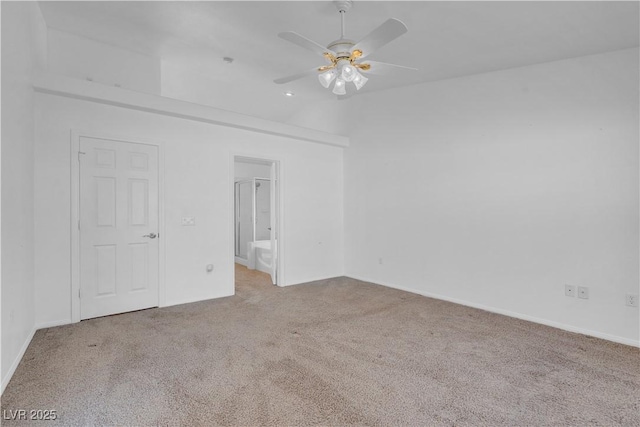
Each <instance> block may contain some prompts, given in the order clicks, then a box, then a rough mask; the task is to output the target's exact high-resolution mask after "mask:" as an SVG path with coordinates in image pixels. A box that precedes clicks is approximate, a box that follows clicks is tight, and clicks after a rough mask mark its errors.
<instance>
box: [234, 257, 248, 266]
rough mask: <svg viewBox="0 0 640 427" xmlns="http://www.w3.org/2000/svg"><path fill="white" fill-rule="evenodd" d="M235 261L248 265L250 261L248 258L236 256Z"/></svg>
mask: <svg viewBox="0 0 640 427" xmlns="http://www.w3.org/2000/svg"><path fill="white" fill-rule="evenodd" d="M235 262H236V263H237V264H240V265H244V266H245V267H246V266H247V262H248V261H247V260H246V259H244V258H240V257H235Z"/></svg>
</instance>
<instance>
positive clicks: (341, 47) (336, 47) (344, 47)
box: [327, 39, 356, 56]
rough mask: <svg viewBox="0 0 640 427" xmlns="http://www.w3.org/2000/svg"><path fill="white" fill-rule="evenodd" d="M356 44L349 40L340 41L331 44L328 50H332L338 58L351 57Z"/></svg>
mask: <svg viewBox="0 0 640 427" xmlns="http://www.w3.org/2000/svg"><path fill="white" fill-rule="evenodd" d="M355 44H356V43H355V42H354V41H353V40H349V39H340V40H336V41H334V42H331V43H329V45H328V46H327V49H329V50H332V51H333V52H335V53H336V54H337V56H349V55H351V49H352V48H353V46H354V45H355Z"/></svg>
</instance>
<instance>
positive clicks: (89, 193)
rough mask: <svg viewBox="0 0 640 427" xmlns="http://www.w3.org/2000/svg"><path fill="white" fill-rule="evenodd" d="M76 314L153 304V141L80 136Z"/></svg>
mask: <svg viewBox="0 0 640 427" xmlns="http://www.w3.org/2000/svg"><path fill="white" fill-rule="evenodd" d="M79 162H80V185H79V189H80V200H79V202H80V209H79V211H80V222H79V224H78V225H79V228H80V318H81V319H90V318H93V317H99V316H106V315H110V314H116V313H123V312H126V311H134V310H140V309H143V308H149V307H157V306H158V299H159V297H158V266H159V244H158V240H159V238H160V236H159V235H158V230H159V228H158V225H159V221H158V216H159V212H158V209H159V206H158V199H159V197H158V194H159V192H158V147H156V146H153V145H145V144H136V143H129V142H122V141H112V140H106V139H97V138H88V137H81V138H80V153H79Z"/></svg>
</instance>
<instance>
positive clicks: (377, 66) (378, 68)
mask: <svg viewBox="0 0 640 427" xmlns="http://www.w3.org/2000/svg"><path fill="white" fill-rule="evenodd" d="M365 64H369V65H371V68H369V69H368V70H366V71H365V70H361V71H362V72H363V73H364V74H381V75H383V74H390V73H393V72H395V71H418V69H417V68H413V67H405V66H404V65H396V64H387V63H386V62H378V61H365Z"/></svg>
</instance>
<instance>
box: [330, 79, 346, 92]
mask: <svg viewBox="0 0 640 427" xmlns="http://www.w3.org/2000/svg"><path fill="white" fill-rule="evenodd" d="M345 85H346V84H345V81H344V80H342V79H341V78H337V79H336V84H335V85H334V86H333V93H335V94H336V95H346V94H347V89H346V88H345Z"/></svg>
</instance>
